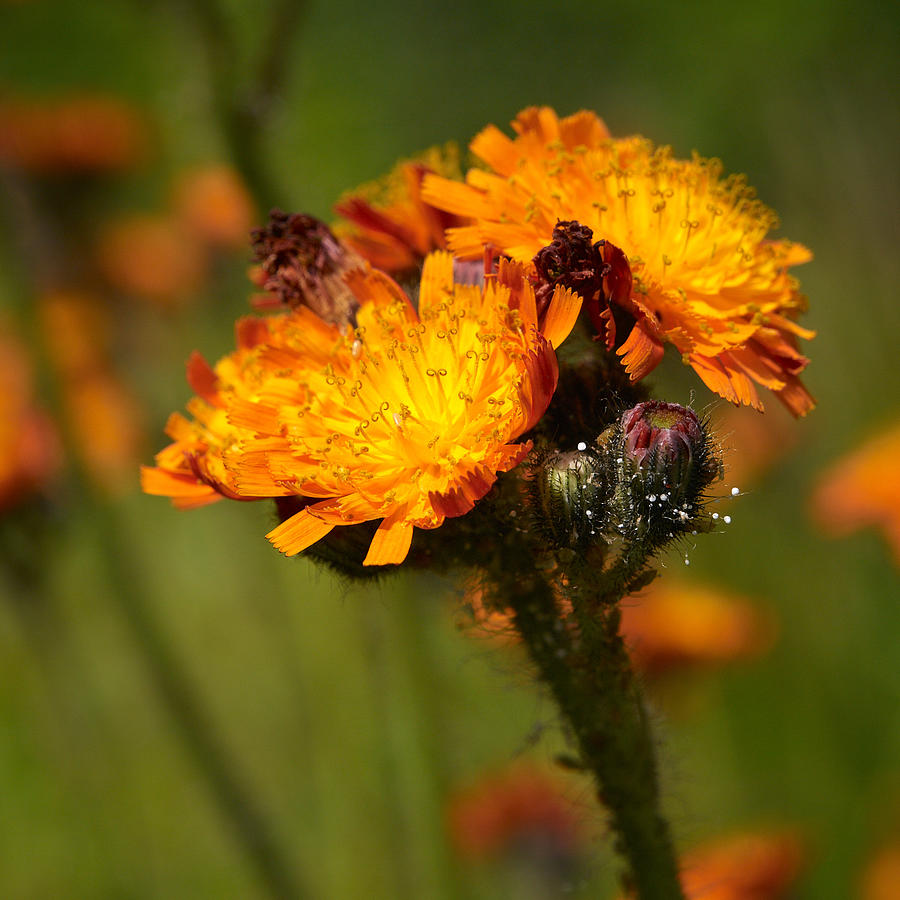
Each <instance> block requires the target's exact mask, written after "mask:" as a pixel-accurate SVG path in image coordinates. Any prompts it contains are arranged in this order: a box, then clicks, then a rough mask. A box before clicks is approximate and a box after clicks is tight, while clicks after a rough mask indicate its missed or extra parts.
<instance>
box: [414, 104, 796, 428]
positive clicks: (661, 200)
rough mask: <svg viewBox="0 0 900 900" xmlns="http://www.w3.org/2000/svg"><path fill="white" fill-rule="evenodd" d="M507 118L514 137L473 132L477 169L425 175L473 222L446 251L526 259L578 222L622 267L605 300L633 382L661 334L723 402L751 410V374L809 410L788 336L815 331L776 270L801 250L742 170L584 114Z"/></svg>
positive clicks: (650, 360) (544, 112) (783, 270)
mask: <svg viewBox="0 0 900 900" xmlns="http://www.w3.org/2000/svg"><path fill="white" fill-rule="evenodd" d="M513 128H514V130H515V131H516V133H517V134H516V137H515V138H508V137H507V136H506V135H504V134H503V133H502V132H501V131H500V130H499V129H498V128H496V127H495V126H493V125H489V126H488V127H487V128H485V129H484V130H483V131H482V132H481V133H480V134H478V135H477V136H476V137H475V138H474V140H473V141H472V143H471V145H470V147H471V149H472V152H473V153H474V154H475V156H477V157H478V158H479V159H481V160H483V161H484V163H485V164H486V166H487V170H485V169H470V170H469V172H468V174H467V176H466V183H465V184H461V183H460V182H458V181H454V180H450V179H448V178H445V177H440V176H437V175H429V176H426V178H425V182H424V186H423V191H422V196H423V197H424V198H425V201H426V202H427V203H430V204H432V205H434V206H436V207H438V208H439V209H443V210H446V211H447V212H450V213H454V214H456V215H460V216H469V217H472V218H474V219H475V220H476V221H475V224H472V225H468V226H462V227H457V228H452V229H451V230H450V231H449V233H448V236H447V240H448V246H449V248H450V249H451V250H452V251H453V252H454V253H456V254H458V255H460V256H462V257H464V258H474V257H477V256H479V255H480V254H481V252H482V246H483V245H485V244H489V245H491V246H493V247H495V248H496V249H497V250H498V251H500V252H501V253H505V254H509V255H510V256H512V257H513V259H516V260H518V261H520V262H522V263H525V264H530V263H531V261H532V260H533V258H534V257H535V255H536V254H537V253H538V252H539V251H540V250H541V249H542V248H543V247H545V246H547V245H548V244H550V241H551V238H552V237H553V231H554V228H555V226H556V224H557V222H559V221H560V220H563V221H568V222H572V221H574V222H577V223H579V224H580V225H582V226H587V227H588V228H590V229H591V231H592V232H593V237H594V239H595V240H600V239H603V240H605V241H607V242H611V244H612V245H614V246H615V247H617V248H620V249H621V250H622V251H624V254H625V256H626V257H627V260H628V265H629V266H630V270H631V277H630V279H627V280H629V281H631V284H628V285H627V286H626V287H624V288H623V293H622V295H621V296H617V297H612V298H606V299H607V300H608V301H614V302H615V303H616V304H618V305H619V306H621V307H622V309H623V310H625V311H626V312H627V313H629V314H630V315H631V316H632V317H633V318H634V326H633V327H632V328H631V332H630V334H629V335H628V337H627V339H626V340H625V341H624V343H622V344H621V346H619V347H618V349H617V351H616V352H617V353H618V354H619V355H620V356H621V357H622V363H623V365H624V366H625V368H626V370H627V371H628V373H629V374H630V375H631V377H632V379H634V380H637V379H640V378H643V377H644V376H645V375H647V374H648V373H649V372H650V371H651V370H652V369H653V368H654V367H655V366H656V365H657V364H658V363H659V361H660V359H661V358H662V353H663V346H664V344H665V343H671V344H673V345H674V346H675V347H676V348H677V350H678V352H679V353H681V355H682V358H683V359H684V362H685V363H687V364H688V365H690V366H692V367H693V368H694V370H695V371H696V372H697V374H698V375H699V376H700V378H701V379H702V380H703V381H704V383H705V384H706V385H707V386H708V387H709V388H710V389H711V390H713V391H715V392H716V393H717V394H720V395H721V396H722V397H724V398H725V399H727V400H729V401H731V402H733V403H739V404H745V405H749V406H755V407H757V408H759V409H761V408H762V402H761V401H760V399H759V395H758V393H757V390H756V385H757V384H758V385H762V386H763V387H766V388H769V389H770V390H772V391H774V392H775V393H776V394H777V396H778V397H779V399H780V400H781V401H782V402H783V403H784V404H785V405H786V406H787V407H788V409H790V410H791V412H792V413H794V414H795V415H804V414H805V413H807V412H808V411H809V410H810V409H812V407H813V405H814V403H813V399H812V397H811V396H810V395H809V393H808V392H807V391H806V389H805V388H804V387H803V385H802V384H801V383H800V381H799V379H798V378H797V376H798V374H799V373H800V372H801V371H802V370H803V369H804V368H805V366H806V364H807V362H808V360H807V359H806V358H805V357H803V356H802V355H801V354H800V353H799V352H798V350H797V338H798V337H803V338H806V339H809V338H811V337H813V332H811V331H808V330H806V329H803V328H801V327H800V326H798V325H797V324H796V322H795V321H794V318H795V317H796V315H797V314H798V313H799V312H802V311H803V310H804V309H805V306H806V301H805V298H804V297H803V296H802V295H801V294H800V292H799V289H798V285H797V282H796V281H795V279H793V278H792V277H790V276H789V275H788V274H787V270H788V268H789V267H791V266H794V265H798V264H799V263H803V262H807V261H808V260H810V259H811V258H812V254H811V253H810V251H809V250H807V249H806V248H805V247H803V246H802V245H800V244H792V243H790V242H789V241H775V240H771V239H769V238H767V234H768V232H769V231H770V230H771V229H772V228H774V227H775V226H776V225H777V218H776V216H775V214H774V213H773V212H772V211H771V210H770V209H768V208H767V207H765V206H764V205H763V204H762V203H760V202H759V201H758V200H756V199H755V193H754V191H753V190H752V189H751V188H749V187H748V186H747V184H746V182H745V181H744V180H743V179H742V178H738V177H731V178H723V177H722V164H721V163H720V162H719V161H718V160H709V159H703V158H701V157H699V156H696V155H695V156H694V157H693V158H692V159H691V160H679V159H675V158H674V157H673V156H672V153H671V150H670V148H668V147H654V145H653V144H652V143H651V142H650V141H648V140H646V139H645V138H642V137H629V138H621V139H614V138H612V137H611V136H610V133H609V131H608V129H607V127H606V125H605V124H604V122H603V121H602V120H601V119H600V118H598V117H597V116H596V115H595V114H594V113H592V112H579V113H576V114H575V115H572V116H568V117H567V118H563V119H560V118H559V117H558V116H557V115H556V113H555V112H554V111H553V110H552V109H550V108H549V107H541V108H537V107H532V108H529V109H526V110H524V111H523V112H521V113H520V114H519V115H518V117H517V118H516V120H515V121H514V122H513ZM607 262H609V260H607ZM584 299H585V302H586V303H590V302H591V298H590V297H585V298H584ZM610 315H611V314H610Z"/></svg>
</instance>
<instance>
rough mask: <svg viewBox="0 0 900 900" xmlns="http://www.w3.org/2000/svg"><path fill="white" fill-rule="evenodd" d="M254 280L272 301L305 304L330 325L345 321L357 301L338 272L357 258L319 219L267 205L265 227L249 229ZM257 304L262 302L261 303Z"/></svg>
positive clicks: (357, 263) (353, 264) (353, 265)
mask: <svg viewBox="0 0 900 900" xmlns="http://www.w3.org/2000/svg"><path fill="white" fill-rule="evenodd" d="M252 236H253V250H254V260H255V261H256V262H258V263H259V265H260V269H261V275H260V276H259V278H258V279H257V280H258V283H259V284H260V286H261V287H263V288H265V289H266V291H268V292H269V294H270V295H271V298H272V301H273V303H272V304H269V305H282V306H287V307H292V308H293V307H299V306H307V307H309V308H310V309H311V310H312V311H313V312H314V313H315V314H316V315H317V316H319V318H321V319H324V320H325V321H326V322H330V323H332V324H339V323H342V322H349V321H350V320H351V318H352V317H353V315H354V313H355V311H356V307H357V306H358V305H359V303H358V301H357V300H356V298H355V297H354V296H353V294H352V293H351V291H350V290H349V288H347V286H346V285H345V283H344V275H345V274H346V273H347V272H349V271H350V270H351V269H355V268H359V267H360V266H362V265H363V260H362V259H361V258H360V257H359V256H357V255H356V253H354V252H353V251H352V250H350V249H348V248H347V247H346V246H345V245H344V244H342V243H341V242H340V241H338V239H337V238H336V237H335V236H334V234H333V233H332V231H331V229H330V228H329V227H328V226H327V225H326V224H325V223H324V222H323V221H321V219H317V218H315V217H314V216H307V215H304V214H302V213H285V212H282V211H281V210H280V209H273V210H272V211H271V212H270V213H269V222H268V224H267V225H266V227H265V228H257V229H255V230H254V231H253V235H252ZM262 305H266V304H265V303H263V304H262Z"/></svg>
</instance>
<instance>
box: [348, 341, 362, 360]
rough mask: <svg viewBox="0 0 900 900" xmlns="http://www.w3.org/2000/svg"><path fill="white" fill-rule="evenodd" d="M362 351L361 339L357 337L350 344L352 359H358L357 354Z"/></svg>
mask: <svg viewBox="0 0 900 900" xmlns="http://www.w3.org/2000/svg"><path fill="white" fill-rule="evenodd" d="M361 353H362V341H361V340H359V339H358V338H357V339H356V340H355V341H354V342H353V343H352V344H351V345H350V355H351V356H352V357H353V358H354V359H359V355H360V354H361Z"/></svg>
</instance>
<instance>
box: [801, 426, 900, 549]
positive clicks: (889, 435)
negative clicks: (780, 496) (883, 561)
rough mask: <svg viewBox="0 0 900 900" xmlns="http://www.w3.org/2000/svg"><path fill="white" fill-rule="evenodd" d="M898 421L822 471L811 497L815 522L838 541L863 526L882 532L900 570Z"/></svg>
mask: <svg viewBox="0 0 900 900" xmlns="http://www.w3.org/2000/svg"><path fill="white" fill-rule="evenodd" d="M898 459H900V421H898V422H894V423H893V424H891V425H888V426H887V428H885V429H884V430H882V431H881V432H879V433H878V434H875V435H873V436H872V437H870V438H869V439H868V440H866V441H865V442H864V443H863V444H862V445H861V446H860V447H858V449H856V450H854V451H852V452H851V453H849V454H848V455H847V456H845V457H844V458H843V459H841V460H839V461H838V462H836V463H835V464H834V465H832V466H831V467H830V468H829V469H827V470H826V471H825V472H824V473H823V474H822V476H821V477H820V479H819V483H818V486H817V488H816V490H815V492H814V494H813V497H812V511H813V516H814V517H815V519H816V521H817V522H818V523H819V525H821V527H822V528H823V529H824V530H825V531H826V532H828V533H830V534H832V535H835V536H841V535H846V534H849V533H850V532H851V531H855V530H856V529H858V528H862V527H863V526H866V525H875V526H877V527H879V528H881V529H882V531H883V532H884V535H885V537H886V538H887V540H888V543H889V544H890V545H891V548H892V549H893V552H894V560H895V562H896V563H897V564H898V565H900V467H898V465H897V460H898Z"/></svg>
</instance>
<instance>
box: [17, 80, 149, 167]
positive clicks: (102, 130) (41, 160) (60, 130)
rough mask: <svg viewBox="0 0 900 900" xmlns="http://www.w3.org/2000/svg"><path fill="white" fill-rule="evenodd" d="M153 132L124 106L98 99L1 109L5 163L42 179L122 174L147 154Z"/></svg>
mask: <svg viewBox="0 0 900 900" xmlns="http://www.w3.org/2000/svg"><path fill="white" fill-rule="evenodd" d="M147 143H148V139H147V129H146V126H145V123H144V121H143V119H142V118H141V116H140V114H139V113H138V111H137V110H136V109H135V108H134V107H132V106H131V105H129V104H128V103H126V102H125V101H123V100H119V99H117V98H115V97H107V96H103V95H95V94H83V95H74V96H70V97H62V98H57V99H48V100H25V99H13V100H6V101H4V102H2V103H0V161H2V162H5V163H9V164H10V165H14V166H18V167H21V168H22V169H25V170H26V171H28V172H37V173H41V174H53V175H56V174H70V173H85V174H91V173H99V172H109V171H121V170H123V169H128V168H130V167H131V166H133V165H135V164H137V163H139V162H140V161H141V160H142V158H143V157H144V156H146V153H147Z"/></svg>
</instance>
